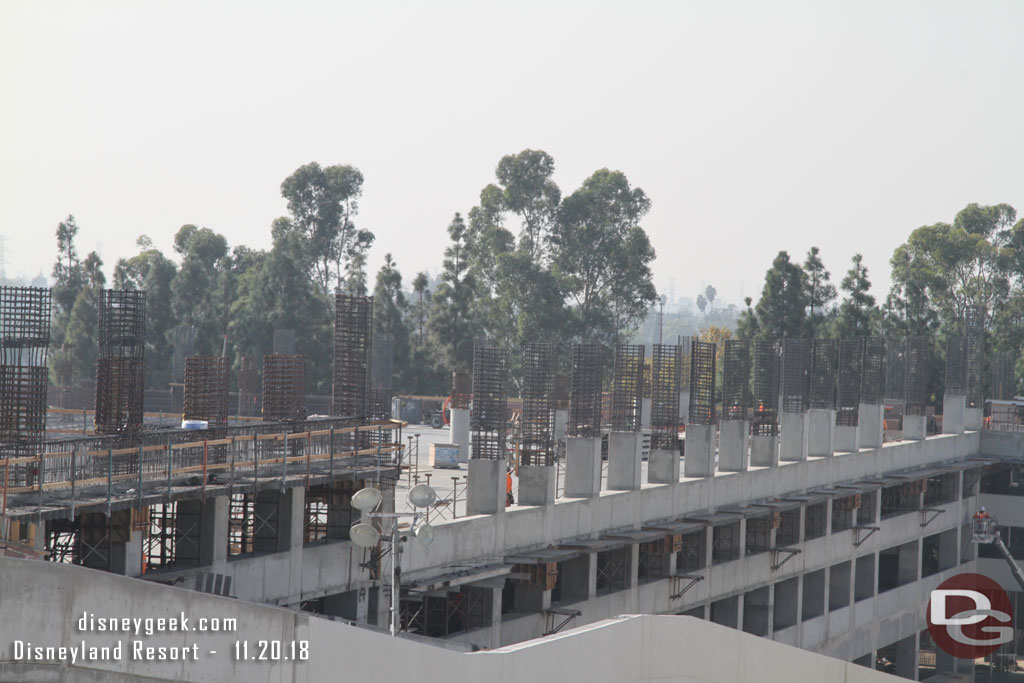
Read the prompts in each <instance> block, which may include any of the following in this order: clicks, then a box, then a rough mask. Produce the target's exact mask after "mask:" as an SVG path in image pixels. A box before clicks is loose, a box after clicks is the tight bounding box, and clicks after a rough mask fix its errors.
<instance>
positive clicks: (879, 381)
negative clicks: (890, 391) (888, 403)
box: [860, 337, 885, 405]
mask: <svg viewBox="0 0 1024 683" xmlns="http://www.w3.org/2000/svg"><path fill="white" fill-rule="evenodd" d="M884 393H885V340H884V339H883V338H882V337H866V338H865V339H864V376H863V379H862V380H861V383H860V400H861V403H870V404H873V405H878V404H881V403H884V401H885V397H884Z"/></svg>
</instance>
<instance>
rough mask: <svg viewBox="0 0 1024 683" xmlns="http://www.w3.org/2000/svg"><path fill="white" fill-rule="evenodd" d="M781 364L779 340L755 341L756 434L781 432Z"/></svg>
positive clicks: (754, 393) (754, 432)
mask: <svg viewBox="0 0 1024 683" xmlns="http://www.w3.org/2000/svg"><path fill="white" fill-rule="evenodd" d="M781 365H782V353H781V348H780V346H779V342H777V341H757V342H754V382H753V384H754V391H753V403H754V422H753V434H754V436H777V435H778V433H779V380H780V374H781Z"/></svg>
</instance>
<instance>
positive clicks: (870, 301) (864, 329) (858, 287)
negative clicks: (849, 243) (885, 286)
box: [834, 254, 878, 339]
mask: <svg viewBox="0 0 1024 683" xmlns="http://www.w3.org/2000/svg"><path fill="white" fill-rule="evenodd" d="M863 260H864V257H863V256H862V255H861V254H854V255H853V259H852V261H853V265H852V266H851V267H850V270H849V271H847V273H846V277H844V278H843V281H842V283H840V285H839V286H840V287H841V288H842V290H843V291H844V292H846V298H845V299H843V303H842V304H840V305H839V317H838V318H837V319H836V328H835V329H836V333H835V335H834V336H835V337H837V338H839V339H852V338H854V337H867V336H870V335H871V334H873V333H874V328H875V321H876V320H877V319H878V315H877V313H878V311H877V309H875V297H873V296H871V295H870V294H869V293H868V292H869V291H870V290H871V281H870V280H868V269H867V268H866V267H865V266H864V264H863Z"/></svg>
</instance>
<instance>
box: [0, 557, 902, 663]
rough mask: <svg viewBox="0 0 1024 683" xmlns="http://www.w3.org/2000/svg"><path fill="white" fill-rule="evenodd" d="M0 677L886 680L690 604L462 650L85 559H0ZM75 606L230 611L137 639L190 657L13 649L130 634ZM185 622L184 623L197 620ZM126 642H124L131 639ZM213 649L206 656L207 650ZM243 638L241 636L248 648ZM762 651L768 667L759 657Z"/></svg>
mask: <svg viewBox="0 0 1024 683" xmlns="http://www.w3.org/2000/svg"><path fill="white" fill-rule="evenodd" d="M0 595H2V596H3V602H0V680H53V679H56V678H59V679H60V680H66V681H74V680H105V681H135V680H146V679H154V678H157V679H166V680H181V681H210V680H246V681H281V682H283V683H289V682H293V681H294V682H299V681H301V682H306V681H310V682H312V681H324V680H336V679H338V678H339V677H342V678H344V680H353V681H359V680H384V681H397V680H441V679H443V680H446V681H449V682H450V683H462V682H463V681H465V682H466V683H471V682H472V683H477V682H478V681H505V682H508V683H513V682H516V681H523V682H526V681H529V682H531V683H532V682H533V681H538V680H586V681H593V682H603V681H607V682H609V683H612V682H616V683H619V682H621V683H627V682H633V681H637V682H640V681H680V682H686V683H705V682H706V683H755V682H756V683H804V682H806V683H820V682H821V681H845V683H874V682H877V683H883V682H884V681H889V680H893V679H892V678H889V677H888V676H886V675H885V674H882V673H879V672H875V671H872V670H869V669H866V668H863V667H859V666H857V665H854V664H852V663H849V662H842V661H839V660H837V659H832V658H828V657H823V656H820V655H816V654H813V653H809V652H804V651H801V650H797V649H794V648H791V647H787V646H784V645H780V644H779V643H773V642H771V641H770V640H767V639H764V638H758V637H755V636H750V635H746V634H743V633H741V632H740V631H737V630H733V629H729V628H725V627H722V626H717V625H715V624H711V623H708V622H705V621H701V620H698V619H692V618H689V617H656V616H624V617H618V618H616V619H612V620H608V621H602V622H598V623H594V624H590V625H589V626H585V627H582V628H578V629H574V630H571V631H566V632H563V633H560V634H557V635H555V636H551V637H548V638H544V639H541V640H536V641H530V642H526V643H520V644H518V645H514V646H510V647H504V648H498V649H495V650H491V651H488V652H482V653H474V654H461V653H456V652H451V651H449V650H445V649H442V648H436V647H431V646H429V645H425V644H422V643H418V642H411V641H408V640H405V639H401V638H399V639H395V638H391V637H389V636H387V635H385V634H383V633H379V632H375V631H371V630H367V629H361V628H357V627H352V626H347V625H344V624H341V623H335V622H331V621H328V620H326V619H320V618H317V617H310V616H307V615H304V614H300V613H295V612H291V611H288V610H283V609H280V608H274V607H268V606H264V605H256V604H252V603H246V602H243V601H238V600H229V599H226V598H219V597H216V596H211V595H206V594H202V593H195V592H193V591H188V590H183V589H179V588H172V587H168V586H160V585H153V584H147V583H144V582H142V581H139V580H137V579H131V578H127V577H120V576H115V575H112V574H107V573H103V572H96V571H92V570H88V569H84V568H82V567H75V566H69V565H58V564H53V563H47V562H40V561H36V560H18V559H12V558H0ZM83 612H88V613H94V614H97V615H105V616H112V617H120V616H126V617H127V616H132V617H138V616H149V617H155V618H160V617H173V616H177V615H178V614H179V613H180V612H184V613H185V614H186V615H187V616H188V617H189V618H190V619H193V620H197V619H198V618H199V617H200V616H216V617H221V618H224V617H233V618H236V619H238V623H239V624H240V625H241V626H240V630H239V631H238V632H234V633H219V634H214V633H194V632H193V633H184V634H174V635H170V634H164V635H159V636H157V635H154V636H149V637H144V638H141V640H144V642H145V644H146V645H156V646H159V645H184V644H186V643H189V642H196V643H197V644H198V645H199V647H200V649H201V653H202V654H201V658H200V660H199V661H198V662H174V663H169V662H157V661H120V662H86V663H82V662H79V663H77V664H75V665H74V666H71V665H70V664H69V665H66V666H64V667H55V666H52V665H50V664H47V663H36V662H14V661H12V657H13V649H12V643H13V641H14V640H15V639H20V640H25V641H30V642H32V643H36V644H53V645H73V644H76V643H77V642H79V641H81V640H82V639H83V638H85V639H86V640H87V642H88V644H90V645H102V644H113V643H114V642H117V641H119V640H120V641H129V640H131V639H134V636H127V635H125V634H110V635H107V636H106V637H103V634H99V633H86V634H82V633H80V632H78V631H77V626H76V624H77V620H78V618H79V617H80V616H81V614H82V613H83ZM196 623H197V622H196V621H193V622H192V624H193V625H194V624H196ZM236 639H245V640H249V641H257V640H260V639H275V640H283V641H285V642H290V641H292V640H306V641H308V643H309V660H308V661H307V662H295V661H289V662H271V661H253V662H235V661H233V660H232V657H231V653H232V652H233V650H234V641H235V640H236ZM126 644H127V642H126ZM210 650H216V654H215V655H211V654H209V651H210ZM251 652H252V646H250V653H251ZM766 662H771V666H765V663H766Z"/></svg>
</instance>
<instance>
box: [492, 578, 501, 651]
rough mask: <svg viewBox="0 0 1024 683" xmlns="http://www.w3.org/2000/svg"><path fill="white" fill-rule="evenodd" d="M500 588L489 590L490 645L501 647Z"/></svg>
mask: <svg viewBox="0 0 1024 683" xmlns="http://www.w3.org/2000/svg"><path fill="white" fill-rule="evenodd" d="M501 590H502V589H501V588H492V589H491V645H490V647H492V648H495V647H501Z"/></svg>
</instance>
